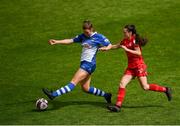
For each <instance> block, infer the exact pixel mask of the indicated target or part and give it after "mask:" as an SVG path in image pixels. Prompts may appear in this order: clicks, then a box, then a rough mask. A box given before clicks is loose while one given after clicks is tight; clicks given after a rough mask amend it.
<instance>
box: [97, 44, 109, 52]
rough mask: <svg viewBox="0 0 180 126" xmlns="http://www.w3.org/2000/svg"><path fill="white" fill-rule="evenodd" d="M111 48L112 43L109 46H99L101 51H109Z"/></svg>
mask: <svg viewBox="0 0 180 126" xmlns="http://www.w3.org/2000/svg"><path fill="white" fill-rule="evenodd" d="M111 48H112V45H111V44H109V45H108V46H103V47H101V48H99V50H100V51H108V50H110V49H111Z"/></svg>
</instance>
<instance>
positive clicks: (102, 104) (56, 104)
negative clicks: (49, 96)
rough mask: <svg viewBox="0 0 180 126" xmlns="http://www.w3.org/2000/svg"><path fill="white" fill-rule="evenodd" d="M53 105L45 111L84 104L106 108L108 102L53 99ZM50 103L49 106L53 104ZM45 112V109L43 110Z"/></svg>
mask: <svg viewBox="0 0 180 126" xmlns="http://www.w3.org/2000/svg"><path fill="white" fill-rule="evenodd" d="M50 104H51V105H52V107H51V108H48V109H47V110H45V111H53V110H57V109H62V108H64V107H67V106H82V105H91V106H95V107H99V108H106V107H107V103H105V102H96V101H65V102H64V101H52V102H51V103H50ZM51 105H49V106H51ZM32 111H34V112H39V110H37V109H33V110H32ZM42 112H43V111H42Z"/></svg>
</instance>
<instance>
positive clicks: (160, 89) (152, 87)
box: [149, 84, 166, 92]
mask: <svg viewBox="0 0 180 126" xmlns="http://www.w3.org/2000/svg"><path fill="white" fill-rule="evenodd" d="M149 90H151V91H158V92H166V88H165V87H163V86H159V85H157V84H149Z"/></svg>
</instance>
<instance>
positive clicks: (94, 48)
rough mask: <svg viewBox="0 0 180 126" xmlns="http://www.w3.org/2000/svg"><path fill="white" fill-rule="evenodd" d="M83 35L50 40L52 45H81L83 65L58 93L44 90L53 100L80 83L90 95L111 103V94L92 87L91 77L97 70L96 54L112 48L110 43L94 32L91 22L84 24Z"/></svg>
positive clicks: (81, 64)
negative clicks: (101, 50) (100, 97)
mask: <svg viewBox="0 0 180 126" xmlns="http://www.w3.org/2000/svg"><path fill="white" fill-rule="evenodd" d="M82 28H83V33H82V34H80V35H77V36H76V37H75V38H73V39H64V40H53V39H52V40H49V43H50V44H51V45H55V44H72V43H79V44H81V45H82V54H81V63H80V68H79V69H78V70H77V72H76V73H75V75H74V76H73V78H72V80H71V81H70V82H69V83H68V84H67V85H65V86H64V87H61V88H59V89H57V90H56V91H49V90H48V89H46V88H43V89H42V90H43V92H44V93H45V94H46V95H47V96H48V97H49V99H51V100H53V99H54V98H55V97H57V96H61V95H63V94H66V93H68V92H70V91H72V90H73V89H74V88H75V86H76V85H77V84H78V83H79V84H81V87H82V89H83V90H84V91H85V92H87V93H90V94H94V95H97V96H102V97H104V98H105V100H106V101H107V103H111V96H112V95H111V93H106V92H105V91H102V90H100V89H98V88H95V87H93V86H90V82H91V75H92V73H93V72H94V71H95V69H96V53H97V52H98V50H99V49H103V48H105V47H106V49H107V50H108V49H110V48H111V46H112V45H111V43H110V41H109V40H108V39H107V38H106V37H105V36H103V35H102V34H99V33H97V32H94V28H93V25H92V23H91V22H90V21H84V22H83V26H82Z"/></svg>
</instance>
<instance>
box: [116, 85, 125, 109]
mask: <svg viewBox="0 0 180 126" xmlns="http://www.w3.org/2000/svg"><path fill="white" fill-rule="evenodd" d="M125 94H126V89H125V88H119V90H118V96H117V101H116V105H117V106H120V107H121V105H122V102H123V100H124V96H125Z"/></svg>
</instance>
